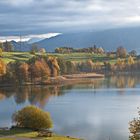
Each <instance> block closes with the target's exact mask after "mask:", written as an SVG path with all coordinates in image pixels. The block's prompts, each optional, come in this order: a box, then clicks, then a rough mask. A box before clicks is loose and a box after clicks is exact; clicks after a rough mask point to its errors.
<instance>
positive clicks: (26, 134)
mask: <svg viewBox="0 0 140 140" xmlns="http://www.w3.org/2000/svg"><path fill="white" fill-rule="evenodd" d="M10 136H11V138H10ZM0 137H3V138H0V140H15V139H18V138H31V139H39V140H78V139H76V138H71V137H66V136H59V135H54V136H52V137H38V132H36V131H31V130H27V129H11V130H0ZM13 137H14V138H13Z"/></svg>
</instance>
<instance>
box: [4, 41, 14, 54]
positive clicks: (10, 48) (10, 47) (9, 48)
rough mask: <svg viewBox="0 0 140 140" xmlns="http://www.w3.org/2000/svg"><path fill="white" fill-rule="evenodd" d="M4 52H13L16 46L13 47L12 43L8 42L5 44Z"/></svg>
mask: <svg viewBox="0 0 140 140" xmlns="http://www.w3.org/2000/svg"><path fill="white" fill-rule="evenodd" d="M3 50H4V51H5V52H12V51H14V46H13V45H12V43H11V42H8V41H6V42H4V43H3Z"/></svg>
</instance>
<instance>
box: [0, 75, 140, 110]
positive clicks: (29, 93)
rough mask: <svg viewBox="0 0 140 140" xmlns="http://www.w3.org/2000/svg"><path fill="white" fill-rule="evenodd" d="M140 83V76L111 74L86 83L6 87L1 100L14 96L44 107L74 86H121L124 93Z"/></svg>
mask: <svg viewBox="0 0 140 140" xmlns="http://www.w3.org/2000/svg"><path fill="white" fill-rule="evenodd" d="M138 84H140V76H138V75H126V76H122V75H120V76H111V77H108V78H105V79H92V80H91V79H90V80H89V82H87V83H84V84H76V85H68V86H60V85H57V86H24V87H22V86H21V87H18V88H17V87H6V88H1V89H0V100H4V99H5V98H10V97H14V99H15V102H16V103H17V104H22V103H25V102H26V101H29V102H30V104H33V105H36V104H37V105H38V106H39V107H41V108H43V107H44V106H45V104H47V102H48V101H49V99H50V98H51V97H53V96H61V95H63V94H66V93H67V90H71V89H73V88H78V89H84V88H85V89H87V88H89V89H90V88H93V89H104V88H119V89H120V90H118V92H119V93H123V91H124V90H125V88H134V87H136V86H137V85H138Z"/></svg>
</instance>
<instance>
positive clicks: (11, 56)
mask: <svg viewBox="0 0 140 140" xmlns="http://www.w3.org/2000/svg"><path fill="white" fill-rule="evenodd" d="M36 55H40V54H39V53H36ZM46 55H51V56H55V57H58V58H62V59H64V60H67V61H68V60H69V61H77V62H82V61H86V60H88V59H91V60H93V62H99V63H101V64H103V62H104V61H109V62H110V63H111V64H114V63H116V60H117V59H116V57H107V56H106V55H105V54H103V55H97V54H91V53H70V54H58V53H47V54H46ZM33 56H35V55H32V54H30V53H29V52H3V54H2V58H1V59H2V60H3V61H4V62H5V63H9V62H13V61H16V60H18V61H23V62H24V61H27V60H29V59H30V58H32V57H33Z"/></svg>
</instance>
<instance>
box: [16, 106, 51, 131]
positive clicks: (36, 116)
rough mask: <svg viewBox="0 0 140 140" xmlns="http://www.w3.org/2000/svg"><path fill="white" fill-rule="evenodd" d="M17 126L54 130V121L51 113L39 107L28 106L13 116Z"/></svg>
mask: <svg viewBox="0 0 140 140" xmlns="http://www.w3.org/2000/svg"><path fill="white" fill-rule="evenodd" d="M13 121H14V122H15V123H16V126H18V127H23V128H30V129H42V128H46V129H47V128H52V124H53V123H52V119H51V117H50V114H49V112H44V111H43V110H41V109H40V108H38V107H35V106H27V107H25V108H23V109H21V110H20V111H18V112H17V113H15V114H14V115H13Z"/></svg>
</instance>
